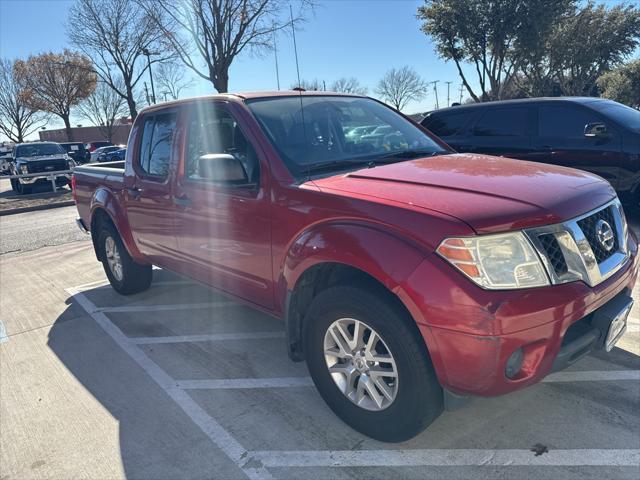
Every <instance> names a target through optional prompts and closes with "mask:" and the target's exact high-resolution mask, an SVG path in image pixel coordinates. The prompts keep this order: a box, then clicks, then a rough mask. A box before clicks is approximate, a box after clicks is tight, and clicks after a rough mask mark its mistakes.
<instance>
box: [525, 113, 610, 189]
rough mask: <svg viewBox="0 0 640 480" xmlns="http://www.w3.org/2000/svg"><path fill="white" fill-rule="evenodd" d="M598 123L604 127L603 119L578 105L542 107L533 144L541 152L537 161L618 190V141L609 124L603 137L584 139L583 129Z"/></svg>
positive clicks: (604, 120)
mask: <svg viewBox="0 0 640 480" xmlns="http://www.w3.org/2000/svg"><path fill="white" fill-rule="evenodd" d="M598 122H601V123H606V119H604V118H603V117H600V115H598V114H597V113H596V112H593V111H592V110H590V109H588V108H585V107H583V106H581V105H572V104H568V103H567V104H564V103H563V104H549V105H541V106H540V107H539V108H538V136H537V138H536V141H535V142H534V143H535V144H536V148H537V149H538V150H539V152H540V157H539V159H538V160H539V161H542V162H545V163H552V164H554V165H562V166H564V167H571V168H578V169H580V170H587V171H589V172H593V173H595V174H597V175H600V176H601V177H602V178H604V179H606V180H608V181H609V183H611V185H613V187H614V188H618V181H619V176H620V166H621V161H622V144H621V137H620V134H619V132H617V131H616V129H615V127H614V126H613V125H612V124H611V122H609V123H608V124H607V136H606V137H600V138H594V137H585V135H584V128H585V126H586V125H587V124H589V123H598Z"/></svg>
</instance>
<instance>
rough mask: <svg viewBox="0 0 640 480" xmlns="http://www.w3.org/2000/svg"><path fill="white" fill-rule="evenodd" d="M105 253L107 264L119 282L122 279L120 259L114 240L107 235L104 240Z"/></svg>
mask: <svg viewBox="0 0 640 480" xmlns="http://www.w3.org/2000/svg"><path fill="white" fill-rule="evenodd" d="M104 250H105V255H106V256H107V264H108V265H109V270H111V273H112V274H113V276H114V278H115V279H116V280H118V281H119V282H121V281H122V260H121V258H120V252H119V251H118V247H117V245H116V242H115V241H114V240H113V238H112V237H107V238H106V240H105V241H104Z"/></svg>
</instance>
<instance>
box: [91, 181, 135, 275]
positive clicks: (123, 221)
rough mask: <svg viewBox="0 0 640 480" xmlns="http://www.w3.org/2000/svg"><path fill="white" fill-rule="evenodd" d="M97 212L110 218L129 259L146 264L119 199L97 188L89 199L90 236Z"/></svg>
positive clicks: (93, 232) (109, 192) (108, 191)
mask: <svg viewBox="0 0 640 480" xmlns="http://www.w3.org/2000/svg"><path fill="white" fill-rule="evenodd" d="M98 210H102V211H104V212H105V213H106V214H107V216H108V217H109V218H110V220H111V222H112V223H113V224H114V225H115V227H116V230H118V233H119V234H120V238H121V239H122V243H124V246H125V248H126V249H127V252H128V253H129V255H130V256H131V258H133V260H134V261H135V262H137V263H142V264H144V263H148V262H147V261H146V260H145V257H144V255H143V254H142V253H141V252H140V250H139V249H138V247H137V246H136V243H135V241H134V240H133V235H132V234H131V227H130V225H129V221H128V219H127V215H126V212H125V210H124V208H123V207H122V204H121V201H120V199H119V198H118V197H117V196H116V195H115V194H114V193H113V192H112V191H111V190H109V189H108V188H105V187H98V188H97V189H96V191H95V192H94V193H93V196H92V198H91V210H90V211H91V217H90V219H91V220H90V225H89V229H90V231H91V233H92V236H94V235H95V231H94V226H95V225H94V224H93V223H94V221H95V219H96V212H98ZM93 241H94V245H95V242H96V241H97V238H95V237H94V239H93ZM97 252H98V250H97V249H96V253H97Z"/></svg>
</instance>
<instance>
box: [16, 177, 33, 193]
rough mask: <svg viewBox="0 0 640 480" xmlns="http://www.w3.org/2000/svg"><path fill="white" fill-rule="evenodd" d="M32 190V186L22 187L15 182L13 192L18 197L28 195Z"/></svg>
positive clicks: (17, 181)
mask: <svg viewBox="0 0 640 480" xmlns="http://www.w3.org/2000/svg"><path fill="white" fill-rule="evenodd" d="M31 190H33V186H32V185H24V184H22V183H20V180H16V188H15V191H16V193H17V194H18V195H29V194H30V193H31Z"/></svg>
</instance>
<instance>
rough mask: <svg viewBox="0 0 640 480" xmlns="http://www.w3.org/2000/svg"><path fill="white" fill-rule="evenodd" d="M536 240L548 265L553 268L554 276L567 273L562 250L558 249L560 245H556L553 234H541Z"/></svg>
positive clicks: (556, 241)
mask: <svg viewBox="0 0 640 480" xmlns="http://www.w3.org/2000/svg"><path fill="white" fill-rule="evenodd" d="M538 240H539V241H540V244H541V245H542V248H543V249H544V251H545V253H546V254H547V258H548V259H549V263H550V264H551V266H552V267H553V270H554V272H555V273H556V275H558V276H561V275H564V274H565V273H567V271H568V270H569V268H568V267H567V262H566V261H565V259H564V255H563V254H562V249H561V248H560V244H559V243H558V240H557V239H556V236H555V235H554V234H553V233H543V234H542V235H540V236H538Z"/></svg>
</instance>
